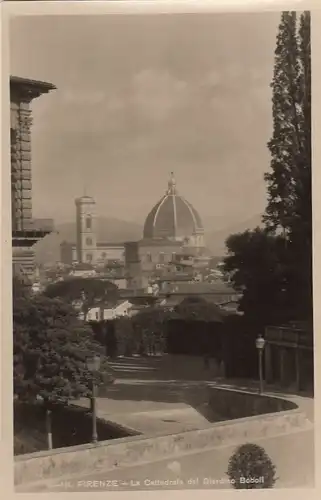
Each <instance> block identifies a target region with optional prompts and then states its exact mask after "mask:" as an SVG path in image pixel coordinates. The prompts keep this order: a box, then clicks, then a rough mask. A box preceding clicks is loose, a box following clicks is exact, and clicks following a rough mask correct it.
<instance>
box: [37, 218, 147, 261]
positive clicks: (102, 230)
mask: <svg viewBox="0 0 321 500" xmlns="http://www.w3.org/2000/svg"><path fill="white" fill-rule="evenodd" d="M55 229H56V231H55V232H54V233H51V234H48V236H46V237H45V238H44V239H43V240H41V241H39V242H38V243H37V244H36V245H35V254H36V256H35V258H36V262H37V264H44V263H46V262H47V263H48V262H56V261H59V260H60V243H62V241H70V242H76V224H75V223H74V222H66V223H63V224H57V225H56V226H55ZM142 232H143V228H142V226H141V225H140V224H136V223H135V222H127V221H124V220H119V219H114V218H112V217H98V218H97V237H98V241H102V242H107V243H111V242H112V243H123V242H124V241H130V240H138V239H139V238H141V237H142Z"/></svg>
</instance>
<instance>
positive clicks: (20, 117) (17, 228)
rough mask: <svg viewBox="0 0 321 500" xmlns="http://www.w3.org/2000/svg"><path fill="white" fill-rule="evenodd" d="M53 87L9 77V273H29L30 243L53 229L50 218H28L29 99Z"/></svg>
mask: <svg viewBox="0 0 321 500" xmlns="http://www.w3.org/2000/svg"><path fill="white" fill-rule="evenodd" d="M55 88H56V87H55V86H54V85H52V84H51V83H47V82H42V81H37V80H29V79H25V78H20V77H15V76H12V77H10V146H11V214H12V260H13V272H14V273H19V274H22V275H24V276H25V277H27V278H28V277H30V276H32V274H33V272H34V251H33V246H34V245H35V243H36V242H37V241H39V240H40V239H42V238H43V237H44V236H46V235H47V234H48V233H50V232H51V231H52V230H53V223H52V221H50V220H45V221H43V224H40V223H39V221H38V223H37V224H35V223H34V220H33V218H32V161H31V125H32V116H31V102H32V101H33V100H34V99H36V98H38V97H40V96H41V95H42V94H46V93H49V92H50V91H52V90H54V89H55Z"/></svg>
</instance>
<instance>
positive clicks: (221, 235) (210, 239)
mask: <svg viewBox="0 0 321 500" xmlns="http://www.w3.org/2000/svg"><path fill="white" fill-rule="evenodd" d="M257 226H260V227H261V226H262V215H261V214H257V215H255V216H253V217H251V218H249V219H247V220H245V221H242V222H238V223H235V224H231V225H227V226H226V227H224V228H223V229H218V230H214V231H207V232H206V233H205V238H206V246H207V247H208V248H209V250H210V251H211V253H212V254H213V255H225V253H226V247H225V241H226V239H227V238H228V237H229V236H230V235H231V234H235V233H242V232H243V231H246V230H247V229H254V228H255V227H257Z"/></svg>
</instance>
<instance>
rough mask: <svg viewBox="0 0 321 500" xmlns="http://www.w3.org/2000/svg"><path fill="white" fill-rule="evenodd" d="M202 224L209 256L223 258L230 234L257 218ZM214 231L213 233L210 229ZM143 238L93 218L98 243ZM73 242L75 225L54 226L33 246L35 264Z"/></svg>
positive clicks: (134, 226)
mask: <svg viewBox="0 0 321 500" xmlns="http://www.w3.org/2000/svg"><path fill="white" fill-rule="evenodd" d="M205 221H206V228H207V231H206V233H205V238H206V244H207V247H208V249H209V250H210V251H211V253H212V255H216V256H222V255H224V254H225V240H226V238H227V237H228V236H229V235H230V234H233V233H238V232H242V231H245V230H246V229H253V228H255V227H256V226H259V225H261V215H256V216H254V217H252V218H250V219H248V220H246V221H242V222H238V223H234V224H228V222H227V221H225V226H224V221H223V220H222V218H216V217H208V218H207V220H206V219H204V222H205ZM212 228H215V229H212ZM142 234H143V226H142V225H141V224H138V223H136V222H128V221H124V220H119V219H114V218H111V217H98V218H97V236H98V241H102V242H109V243H111V242H113V243H123V242H124V241H131V240H133V241H135V240H139V239H140V238H141V237H142ZM64 240H65V241H71V242H76V224H75V223H74V222H67V223H64V224H58V225H57V226H56V232H55V233H52V234H49V235H48V236H46V237H45V238H44V239H43V240H41V241H39V243H37V244H36V245H35V253H36V262H37V264H44V263H48V262H57V261H59V260H60V243H61V242H62V241H64Z"/></svg>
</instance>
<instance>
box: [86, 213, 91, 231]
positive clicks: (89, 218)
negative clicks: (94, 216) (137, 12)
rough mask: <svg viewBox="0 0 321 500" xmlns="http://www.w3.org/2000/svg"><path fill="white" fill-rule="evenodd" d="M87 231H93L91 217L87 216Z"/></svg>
mask: <svg viewBox="0 0 321 500" xmlns="http://www.w3.org/2000/svg"><path fill="white" fill-rule="evenodd" d="M86 229H91V216H90V215H87V217H86Z"/></svg>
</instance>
